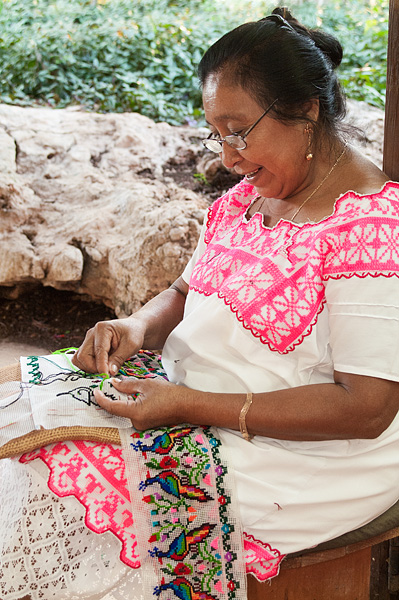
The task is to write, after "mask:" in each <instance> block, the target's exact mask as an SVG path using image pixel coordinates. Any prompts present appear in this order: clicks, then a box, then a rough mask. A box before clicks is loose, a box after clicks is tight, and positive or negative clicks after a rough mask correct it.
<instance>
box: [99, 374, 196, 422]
mask: <svg viewBox="0 0 399 600" xmlns="http://www.w3.org/2000/svg"><path fill="white" fill-rule="evenodd" d="M111 382H112V385H113V387H114V388H115V389H117V390H118V391H119V392H122V393H124V394H127V396H126V400H111V399H110V398H108V397H107V396H105V395H104V394H103V393H102V392H101V391H100V390H99V389H98V388H97V389H96V390H95V391H94V396H95V398H96V401H97V402H98V404H99V405H100V406H101V407H102V408H104V409H105V410H107V411H108V412H110V413H111V414H113V415H117V416H119V417H127V418H128V419H130V420H131V421H132V424H133V427H134V428H135V429H137V430H138V431H144V430H145V429H150V428H154V427H160V426H165V425H177V424H179V423H183V422H185V419H184V410H183V408H184V405H185V403H186V400H187V396H188V394H189V390H188V389H187V388H185V387H183V386H180V385H175V384H174V383H170V382H168V381H165V379H163V378H162V377H159V376H154V377H151V378H147V379H137V378H135V377H126V378H123V379H122V380H119V379H112V380H111ZM132 394H138V397H137V398H136V399H133V398H132Z"/></svg>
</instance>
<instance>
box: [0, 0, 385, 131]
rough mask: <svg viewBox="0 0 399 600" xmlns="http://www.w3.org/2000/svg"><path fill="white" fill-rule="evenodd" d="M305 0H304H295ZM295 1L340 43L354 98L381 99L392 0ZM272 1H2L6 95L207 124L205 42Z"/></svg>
mask: <svg viewBox="0 0 399 600" xmlns="http://www.w3.org/2000/svg"><path fill="white" fill-rule="evenodd" d="M296 1H297V2H298V0H296ZM371 1H372V0H370V1H369V2H368V1H367V0H364V1H363V2H360V0H354V1H351V3H349V4H348V6H347V3H346V2H345V0H339V1H338V0H337V1H336V2H332V3H330V2H329V3H328V4H327V3H326V4H324V3H323V2H321V0H318V2H317V3H315V2H313V3H312V2H310V1H309V2H307V3H302V2H299V3H298V6H295V4H296V3H294V4H292V3H291V7H292V10H293V12H294V14H296V15H297V16H298V18H299V19H302V20H303V21H304V22H305V23H307V24H310V25H315V24H316V25H317V24H322V25H323V27H326V28H328V29H331V30H333V31H334V32H335V33H336V34H337V35H338V37H339V38H340V40H341V41H342V43H343V45H344V47H345V52H346V57H345V59H344V62H343V65H342V68H341V78H342V81H343V83H344V85H345V88H346V90H347V92H348V94H349V95H351V96H352V97H355V98H359V99H365V100H367V101H368V102H371V103H372V104H376V105H378V106H383V102H384V90H385V77H386V56H385V53H386V43H387V2H388V0H375V3H373V4H372V5H371V4H370V2H371ZM273 6H274V5H272V4H270V3H265V2H256V1H251V0H242V1H241V2H240V3H239V4H238V3H237V6H235V5H234V1H230V2H226V1H225V0H188V1H184V0H3V2H1V0H0V67H1V79H0V101H1V102H6V103H10V104H19V105H32V104H35V103H36V104H37V103H38V104H44V105H49V106H52V107H65V106H69V105H71V104H82V105H84V106H85V107H86V108H87V109H89V110H97V111H103V112H107V111H113V112H122V111H137V112H140V113H142V114H145V115H148V116H149V117H151V118H153V119H156V120H166V121H168V122H169V123H171V124H180V123H184V122H189V123H195V122H201V119H202V116H201V115H202V111H201V95H200V91H199V88H198V82H197V76H196V67H197V64H198V62H199V60H200V58H201V56H202V54H203V52H204V51H205V49H206V48H207V47H208V46H209V45H210V44H211V43H212V42H213V41H215V40H216V39H217V38H218V37H220V36H221V35H222V34H223V33H225V32H226V31H228V30H229V29H231V28H232V27H234V26H236V25H238V24H239V23H241V22H243V21H245V20H254V19H257V18H260V17H262V16H264V15H265V14H268V13H270V11H271V10H272V8H273Z"/></svg>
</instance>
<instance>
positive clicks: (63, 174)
mask: <svg viewBox="0 0 399 600" xmlns="http://www.w3.org/2000/svg"><path fill="white" fill-rule="evenodd" d="M383 118H384V113H383V111H380V110H378V109H375V108H372V107H369V106H367V105H366V104H364V103H359V102H353V101H352V102H349V120H350V121H351V122H353V123H354V124H355V125H357V126H360V127H362V128H363V129H364V133H363V134H360V135H357V136H356V139H355V143H356V144H357V145H358V146H360V147H361V149H362V151H363V152H364V153H365V154H366V155H368V156H369V157H370V158H372V160H374V162H375V163H376V164H378V165H379V166H381V162H382V145H383V126H384V123H383ZM202 137H204V132H203V131H200V130H197V129H194V128H190V127H171V126H169V125H167V124H166V123H154V122H153V121H151V120H150V119H148V118H147V117H144V116H141V115H139V114H135V113H129V114H106V115H102V114H95V113H85V112H82V111H80V110H76V109H66V110H52V109H46V108H21V107H15V106H6V105H0V291H2V293H3V294H5V293H6V291H7V290H8V291H9V292H11V293H14V295H17V294H18V291H19V290H20V289H22V288H23V286H24V285H26V284H29V283H32V282H37V283H41V284H43V285H46V286H53V287H54V288H57V289H64V290H65V289H67V290H74V291H76V292H78V293H81V294H85V295H87V296H90V297H91V298H93V299H99V300H101V301H102V302H104V303H105V304H106V305H108V306H110V307H112V308H114V309H115V312H116V314H117V315H118V316H124V315H127V314H130V313H131V312H132V311H133V310H136V309H137V308H139V307H140V306H141V305H142V304H143V303H145V302H146V301H148V300H149V299H150V298H151V297H153V296H154V295H155V294H157V293H158V292H159V291H161V290H163V289H165V288H166V287H168V286H169V285H170V284H171V283H172V282H173V281H174V280H175V279H176V278H177V277H178V276H179V275H180V274H181V272H182V270H183V268H184V266H185V264H186V263H187V260H188V259H189V257H190V256H191V254H192V252H193V250H194V247H195V244H196V242H197V239H198V235H199V231H200V228H201V224H202V222H203V218H204V214H205V210H206V207H207V206H208V205H209V202H210V200H211V198H210V197H208V198H207V197H206V195H204V194H201V193H198V192H195V191H193V190H192V189H189V186H188V187H187V186H185V184H184V182H183V183H180V184H177V183H175V181H174V180H173V179H172V178H171V177H169V176H167V175H168V173H169V169H168V165H170V163H171V161H172V162H173V161H174V162H175V164H176V163H177V164H178V163H179V161H180V162H181V163H183V162H185V163H190V164H191V165H192V169H193V173H195V172H200V173H204V175H205V177H206V178H208V180H209V181H212V180H213V179H214V178H215V177H217V176H219V175H220V172H221V170H222V171H223V168H222V167H221V165H220V161H219V159H218V158H217V157H216V158H215V156H214V155H206V156H205V155H204V152H203V151H202V149H201V144H200V142H199V141H200V139H201V138H202ZM218 161H219V162H218ZM165 174H166V175H165ZM225 175H226V173H225ZM227 175H228V174H227ZM204 189H206V188H204Z"/></svg>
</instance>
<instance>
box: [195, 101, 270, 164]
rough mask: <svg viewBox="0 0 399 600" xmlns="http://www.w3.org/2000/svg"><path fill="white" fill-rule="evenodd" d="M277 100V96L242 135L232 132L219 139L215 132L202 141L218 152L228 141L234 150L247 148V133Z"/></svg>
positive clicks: (209, 148) (208, 147)
mask: <svg viewBox="0 0 399 600" xmlns="http://www.w3.org/2000/svg"><path fill="white" fill-rule="evenodd" d="M277 100H278V98H276V99H275V100H274V102H272V103H271V105H270V106H269V107H268V108H267V109H266V110H265V112H264V113H263V115H261V116H260V117H259V119H258V120H257V121H255V123H254V124H253V125H251V127H250V128H249V129H247V131H246V132H245V133H243V134H242V135H240V134H238V133H232V134H230V135H226V137H225V138H223V139H221V140H217V139H215V138H213V137H212V135H213V133H210V134H209V135H208V137H207V138H206V139H205V140H202V143H203V144H204V146H205V148H207V149H208V150H211V151H212V152H216V153H218V154H219V153H220V152H221V151H222V149H223V146H222V144H223V142H226V144H228V145H229V146H231V148H234V150H245V148H246V147H247V142H246V141H245V138H246V137H247V135H249V134H250V133H251V131H252V130H253V129H254V127H256V125H257V124H258V123H259V121H261V120H262V119H263V117H264V116H265V115H267V113H268V112H269V110H271V109H272V108H273V106H274V105H275V104H276V102H277Z"/></svg>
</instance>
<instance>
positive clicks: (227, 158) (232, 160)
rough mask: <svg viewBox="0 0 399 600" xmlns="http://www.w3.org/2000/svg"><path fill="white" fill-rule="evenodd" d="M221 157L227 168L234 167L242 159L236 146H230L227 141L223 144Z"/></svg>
mask: <svg viewBox="0 0 399 600" xmlns="http://www.w3.org/2000/svg"><path fill="white" fill-rule="evenodd" d="M220 158H221V160H222V163H223V164H224V166H225V167H226V169H233V168H234V166H235V165H236V164H237V162H239V161H240V159H241V155H240V153H239V152H238V150H236V149H235V148H232V147H231V146H229V145H228V144H227V143H226V142H224V143H223V144H222V151H221V153H220Z"/></svg>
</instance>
